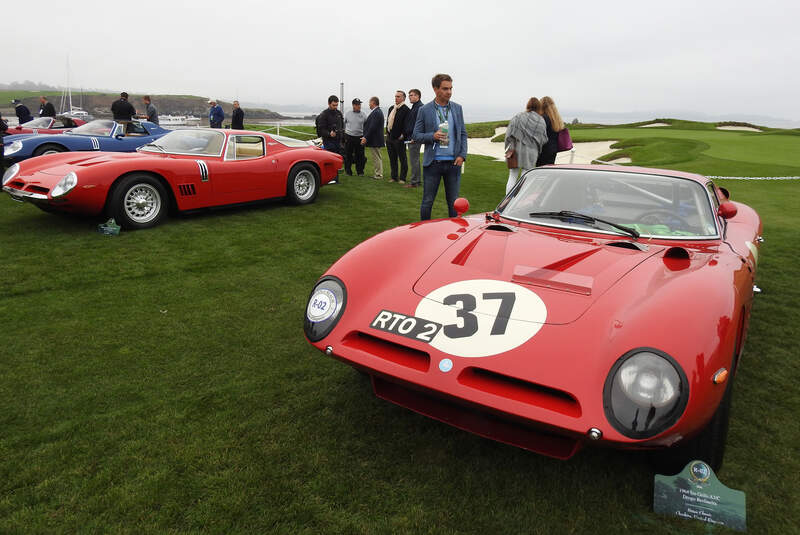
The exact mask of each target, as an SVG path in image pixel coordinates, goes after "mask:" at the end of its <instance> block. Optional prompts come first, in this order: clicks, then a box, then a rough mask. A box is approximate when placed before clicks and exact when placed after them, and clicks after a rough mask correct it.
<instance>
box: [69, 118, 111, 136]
mask: <svg viewBox="0 0 800 535" xmlns="http://www.w3.org/2000/svg"><path fill="white" fill-rule="evenodd" d="M100 123H104V124H105V125H108V126H109V127H110V128H109V131H108V133H106V134H102V133H96V132H92V131H91V130H92V128H91V127H94V126H99V125H100ZM87 127H88V128H87ZM81 129H83V130H81ZM116 131H117V123H116V122H114V121H112V120H111V119H95V120H94V121H89V122H88V123H86V124H82V125H80V126H76V127H75V128H73V129H72V130H70V131H69V132H64V133H65V134H70V135H74V136H92V137H112V136H113V135H114V132H116Z"/></svg>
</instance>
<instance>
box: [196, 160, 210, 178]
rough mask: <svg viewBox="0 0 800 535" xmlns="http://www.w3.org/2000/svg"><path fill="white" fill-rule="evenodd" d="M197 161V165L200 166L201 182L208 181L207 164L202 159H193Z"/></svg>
mask: <svg viewBox="0 0 800 535" xmlns="http://www.w3.org/2000/svg"><path fill="white" fill-rule="evenodd" d="M195 161H196V162H197V167H199V168H200V180H201V181H202V182H208V165H207V164H206V162H204V161H203V160H195Z"/></svg>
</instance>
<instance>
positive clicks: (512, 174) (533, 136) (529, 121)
mask: <svg viewBox="0 0 800 535" xmlns="http://www.w3.org/2000/svg"><path fill="white" fill-rule="evenodd" d="M541 108H542V105H541V102H539V99H538V98H536V97H531V98H530V99H529V100H528V104H527V105H526V106H525V111H524V112H521V113H518V114H516V115H515V116H514V117H513V118H512V119H511V121H509V123H508V129H507V130H506V159H507V160H508V161H509V162H514V160H516V163H509V169H508V182H507V183H506V193H508V192H509V191H511V189H512V188H513V187H514V184H516V182H517V179H518V178H519V177H520V176H521V175H523V174H524V173H525V172H526V171H528V170H529V169H533V168H534V167H536V161H537V159H538V158H539V151H541V149H542V145H543V144H544V143H545V142H547V130H546V125H545V122H544V120H543V119H542V117H541V115H540V113H541ZM511 165H513V167H511Z"/></svg>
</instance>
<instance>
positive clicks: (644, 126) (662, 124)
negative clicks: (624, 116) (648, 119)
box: [639, 123, 672, 128]
mask: <svg viewBox="0 0 800 535" xmlns="http://www.w3.org/2000/svg"><path fill="white" fill-rule="evenodd" d="M654 126H672V125H671V124H669V123H650V124H643V125H641V126H640V127H639V128H652V127H654Z"/></svg>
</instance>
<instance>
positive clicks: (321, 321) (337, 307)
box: [303, 275, 347, 342]
mask: <svg viewBox="0 0 800 535" xmlns="http://www.w3.org/2000/svg"><path fill="white" fill-rule="evenodd" d="M331 284H333V285H334V286H331ZM321 286H326V287H327V288H322V290H323V291H325V290H327V291H329V292H331V293H333V294H334V296H335V301H336V303H335V304H334V310H333V312H332V313H331V315H330V316H328V317H318V318H312V317H311V314H310V312H309V309H310V307H311V304H312V299H313V298H314V296H315V295H316V294H317V293H319V292H320V287H321ZM331 287H332V288H333V290H330V288H331ZM337 290H338V292H337ZM337 293H338V294H339V295H336V294H337ZM346 307H347V287H346V286H345V284H344V282H343V281H342V279H340V278H339V277H336V276H334V275H325V276H324V277H322V278H321V279H319V280H318V281H317V283H316V284H315V285H314V288H313V289H312V290H311V293H310V294H309V296H308V299H307V300H306V308H305V314H304V321H303V331H304V332H305V335H306V338H308V339H309V341H311V342H319V341H320V340H322V339H323V338H325V337H326V336H328V335H329V334H330V333H331V331H333V329H334V327H336V325H337V324H338V323H339V320H340V319H341V317H342V316H343V315H344V311H345V308H346Z"/></svg>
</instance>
